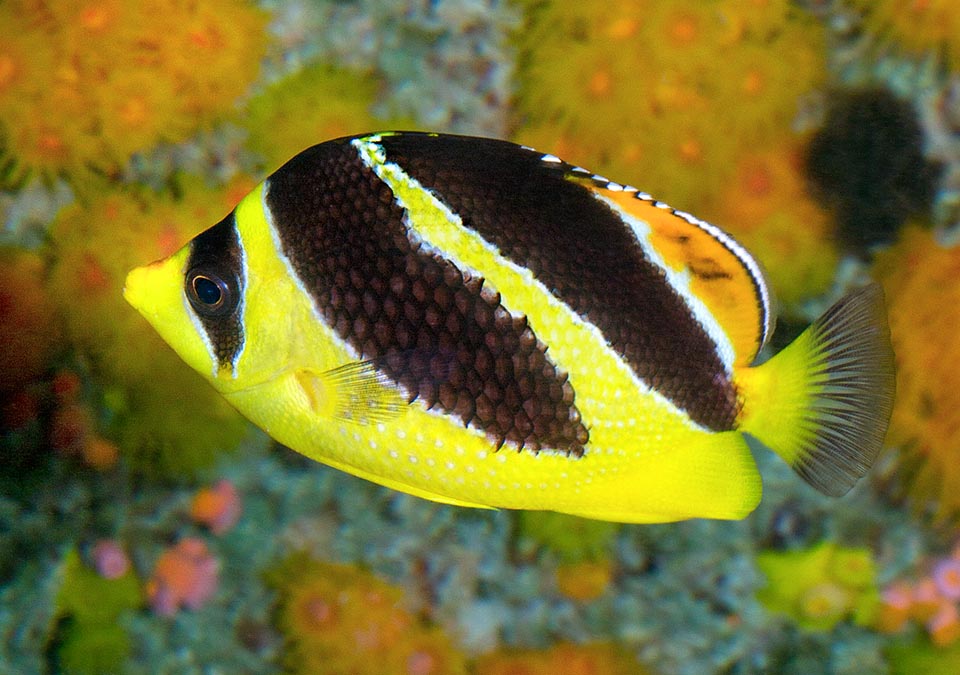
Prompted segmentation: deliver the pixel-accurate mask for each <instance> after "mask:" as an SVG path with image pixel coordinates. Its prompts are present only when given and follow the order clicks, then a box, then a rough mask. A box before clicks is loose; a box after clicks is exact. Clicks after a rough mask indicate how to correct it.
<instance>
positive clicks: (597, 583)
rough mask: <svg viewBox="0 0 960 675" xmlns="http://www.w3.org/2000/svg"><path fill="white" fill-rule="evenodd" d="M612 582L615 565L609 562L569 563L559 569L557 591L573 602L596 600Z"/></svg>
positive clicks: (587, 561) (562, 564)
mask: <svg viewBox="0 0 960 675" xmlns="http://www.w3.org/2000/svg"><path fill="white" fill-rule="evenodd" d="M612 581H613V564H612V563H611V562H610V561H609V560H596V561H593V560H585V561H580V562H574V563H570V562H568V563H561V564H560V565H559V566H558V567H557V589H558V590H559V591H560V592H561V593H562V594H563V595H565V596H566V597H568V598H570V599H571V600H579V601H580V602H590V601H591V600H596V599H597V598H599V597H600V596H601V595H603V594H604V593H606V591H607V589H608V588H610V584H611V582H612Z"/></svg>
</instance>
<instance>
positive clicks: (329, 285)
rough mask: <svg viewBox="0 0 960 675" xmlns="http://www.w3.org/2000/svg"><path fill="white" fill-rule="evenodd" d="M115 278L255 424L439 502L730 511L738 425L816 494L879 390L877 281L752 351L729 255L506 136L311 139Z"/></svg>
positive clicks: (626, 518) (865, 449)
mask: <svg viewBox="0 0 960 675" xmlns="http://www.w3.org/2000/svg"><path fill="white" fill-rule="evenodd" d="M124 294H125V297H126V298H127V300H128V301H129V302H130V303H131V304H132V305H133V306H134V307H135V308H136V309H137V310H139V311H140V312H141V313H142V314H143V316H144V317H146V319H147V320H148V321H149V322H150V323H151V324H152V325H153V326H154V327H155V328H156V330H157V331H158V332H159V333H160V335H161V336H162V337H163V338H164V339H165V340H166V341H167V342H169V343H170V345H171V346H172V347H173V348H174V349H175V350H176V351H177V352H178V353H179V354H180V356H181V357H182V358H183V359H184V361H186V362H187V363H188V364H189V365H190V366H192V367H193V368H195V369H196V370H198V371H199V372H200V373H202V374H203V375H204V376H206V377H207V378H208V379H209V380H210V381H211V383H212V384H213V386H214V387H215V388H216V389H217V390H218V391H220V392H221V393H222V395H223V396H225V397H226V398H227V400H229V401H230V403H232V404H233V405H234V406H235V407H236V408H237V409H238V410H239V411H240V412H242V413H243V414H244V415H246V416H247V417H248V418H249V419H250V420H252V421H253V422H254V423H255V424H257V425H258V426H260V427H261V428H263V429H264V430H265V431H266V432H267V433H268V434H270V435H271V436H272V437H273V438H275V439H276V440H277V441H279V442H281V443H283V444H285V445H287V446H289V447H291V448H293V449H295V450H297V451H299V452H301V453H303V454H304V455H307V456H308V457H311V458H313V459H315V460H317V461H320V462H323V463H326V464H329V465H331V466H334V467H337V468H339V469H342V470H344V471H347V472H349V473H352V474H355V475H357V476H361V477H363V478H367V479H369V480H372V481H374V482H377V483H380V484H383V485H386V486H389V487H391V488H395V489H397V490H402V491H404V492H408V493H411V494H414V495H418V496H420V497H424V498H427V499H432V500H435V501H439V502H445V503H450V504H458V505H463V506H474V507H503V508H515V509H547V510H555V511H561V512H565V513H572V514H577V515H581V516H587V517H591V518H599V519H605V520H616V521H623V522H664V521H674V520H681V519H685V518H693V517H708V518H742V517H744V516H746V515H747V514H749V513H750V512H751V511H752V510H753V509H754V508H755V507H756V505H757V503H758V502H759V500H760V493H761V482H760V476H759V473H758V471H757V468H756V465H755V463H754V461H753V458H752V456H751V454H750V451H749V449H748V447H747V444H746V442H745V439H744V437H743V432H746V433H749V434H752V435H753V436H755V437H757V438H758V439H759V440H761V441H762V442H763V443H765V444H766V445H767V446H768V447H770V448H771V449H773V450H774V451H775V452H777V453H778V454H779V455H780V456H781V457H783V458H784V460H785V461H787V462H788V463H790V464H791V465H792V466H793V467H794V468H795V469H796V470H797V471H798V473H800V475H801V476H803V477H804V478H805V479H806V480H807V481H808V482H809V483H811V484H812V485H814V486H815V487H817V488H819V489H820V490H821V491H823V492H826V493H828V494H834V495H839V494H843V493H845V492H846V491H847V490H848V489H849V488H850V487H851V486H852V485H853V484H854V483H855V482H856V480H857V479H858V478H859V477H861V476H862V475H863V474H864V473H865V472H866V471H867V470H868V468H869V467H870V465H871V463H872V462H873V460H874V458H875V457H876V455H877V453H878V452H879V450H880V447H881V444H882V440H883V437H884V432H885V429H886V424H887V420H888V419H889V415H890V408H891V405H892V397H893V367H892V352H891V349H890V343H889V336H888V333H887V328H886V319H885V315H884V309H883V299H882V295H881V292H880V291H879V289H878V287H876V286H875V285H871V286H867V287H865V288H863V289H860V290H858V291H854V292H853V293H851V294H850V295H848V296H847V297H845V298H843V299H841V300H840V301H839V302H838V303H837V304H836V305H835V306H834V307H832V308H831V309H830V310H829V311H827V312H826V314H825V315H824V316H823V317H821V318H820V319H819V320H817V321H816V322H815V323H814V324H813V325H812V326H811V327H810V328H809V329H808V330H807V331H806V332H805V333H803V334H802V335H801V336H800V337H799V338H798V339H797V340H796V341H795V342H794V343H792V344H791V345H789V346H788V347H787V348H786V349H784V350H783V351H782V352H780V353H779V354H778V355H776V356H775V357H773V358H772V359H770V360H769V361H767V362H766V363H764V364H763V365H759V366H751V364H752V362H753V361H754V359H755V357H756V355H757V353H758V351H759V350H760V348H761V347H762V346H763V344H764V342H765V341H766V339H767V337H768V336H769V334H770V332H771V328H772V321H773V320H772V316H771V302H770V297H769V293H768V291H767V286H766V284H765V282H764V279H763V276H762V273H761V271H760V268H759V266H758V265H757V263H756V262H755V261H754V260H753V258H752V257H751V256H750V254H749V253H747V251H746V250H744V249H743V247H741V246H740V245H739V244H738V243H737V242H736V241H734V240H733V239H732V238H731V237H730V236H729V235H727V234H725V233H724V232H723V231H721V230H720V229H719V228H717V227H715V226H713V225H710V224H709V223H705V222H703V221H701V220H698V219H697V218H694V217H693V216H690V215H689V214H685V213H682V212H679V211H676V210H674V209H671V208H669V207H668V206H666V205H665V204H663V203H661V202H658V201H656V200H655V199H653V198H652V197H650V196H649V195H647V194H644V193H642V192H639V191H637V190H636V189H634V188H631V187H629V186H624V185H620V184H618V183H614V182H612V181H609V180H607V179H605V178H602V177H600V176H597V175H594V174H591V173H590V172H588V171H585V170H584V169H582V168H579V167H574V166H571V165H569V164H566V163H564V162H563V161H561V160H560V159H558V158H557V157H554V156H552V155H544V154H543V153H538V152H536V151H534V150H531V149H529V148H524V147H520V146H517V145H513V144H511V143H507V142H505V141H497V140H491V139H479V138H470V137H463V136H451V135H443V134H422V133H406V132H397V133H381V134H374V135H368V136H355V137H348V138H342V139H337V140H333V141H329V142H326V143H322V144H320V145H316V146H313V147H312V148H309V149H307V150H305V151H303V152H302V153H300V154H299V155H297V156H296V157H294V158H293V159H291V160H290V161H289V162H287V164H285V165H284V166H283V167H281V168H280V169H279V170H278V171H276V172H275V173H274V174H272V175H271V176H270V177H268V178H267V179H266V180H265V181H264V182H263V183H261V184H260V185H259V186H258V187H257V188H256V189H255V190H254V191H253V192H251V193H250V194H249V195H247V196H246V197H245V198H244V199H243V200H242V201H241V202H240V203H239V204H238V205H237V207H236V209H234V211H233V212H232V213H230V214H229V215H227V216H226V217H225V218H224V219H223V220H222V221H221V222H220V223H218V224H216V225H214V226H213V227H211V228H210V229H209V230H207V231H205V232H203V233H202V234H200V235H198V236H197V237H196V238H195V239H193V240H192V241H191V242H189V243H188V244H187V245H186V246H184V248H182V249H181V250H180V251H179V252H177V253H176V254H174V255H173V256H171V257H170V258H168V259H166V260H163V261H159V262H156V263H153V264H152V265H148V266H146V267H142V268H138V269H135V270H133V271H132V272H131V273H130V275H129V276H128V278H127V282H126V288H125V290H124Z"/></svg>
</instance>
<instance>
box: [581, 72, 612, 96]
mask: <svg viewBox="0 0 960 675" xmlns="http://www.w3.org/2000/svg"><path fill="white" fill-rule="evenodd" d="M612 89H613V78H612V77H611V75H610V71H609V70H606V69H601V70H597V71H596V72H595V73H594V74H593V75H592V76H591V77H590V82H589V83H588V84H587V91H589V92H590V94H591V95H592V96H594V97H596V98H602V97H605V96H608V95H609V94H610V92H611V90H612Z"/></svg>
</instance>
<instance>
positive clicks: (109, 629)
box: [56, 549, 143, 675]
mask: <svg viewBox="0 0 960 675" xmlns="http://www.w3.org/2000/svg"><path fill="white" fill-rule="evenodd" d="M142 604H143V594H142V592H141V590H140V581H139V579H137V577H136V575H135V574H134V573H133V572H132V571H128V572H127V573H126V574H124V575H123V576H121V577H118V578H116V579H106V578H104V577H102V576H100V575H99V574H97V573H96V572H95V571H94V570H92V569H90V568H89V567H87V566H86V565H85V564H84V563H83V561H82V560H81V559H80V554H79V553H77V551H76V549H71V550H70V551H69V552H68V553H67V555H66V558H65V560H64V563H63V583H62V585H61V587H60V592H59V593H58V594H57V614H58V616H59V617H60V618H61V620H62V621H61V626H60V629H59V633H58V635H57V636H56V641H57V644H58V649H57V658H58V660H59V662H60V668H61V669H62V671H63V672H65V673H70V674H76V675H87V674H91V675H93V674H95V673H110V672H117V671H119V670H121V668H122V666H123V663H124V661H125V660H126V659H127V657H128V655H129V654H130V648H131V642H130V636H129V635H128V634H127V632H126V631H125V630H124V629H123V627H122V626H121V625H120V624H119V623H118V621H119V620H120V619H121V617H122V615H123V614H124V613H126V612H129V611H131V610H134V609H136V608H138V607H140V606H141V605H142Z"/></svg>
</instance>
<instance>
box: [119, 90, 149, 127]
mask: <svg viewBox="0 0 960 675" xmlns="http://www.w3.org/2000/svg"><path fill="white" fill-rule="evenodd" d="M149 112H150V110H149V108H148V107H147V103H146V101H144V100H143V98H142V97H140V96H137V97H133V98H129V99H127V100H126V101H124V103H123V105H122V106H120V110H119V114H118V116H119V118H120V121H121V122H123V123H124V124H126V125H127V126H130V127H136V126H140V125H141V124H143V123H144V122H145V121H146V119H147V116H148V114H149Z"/></svg>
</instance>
